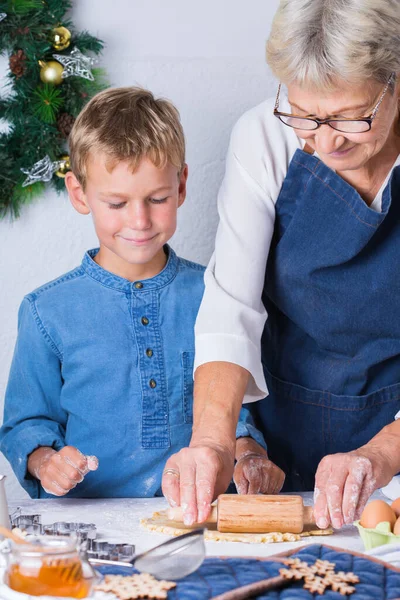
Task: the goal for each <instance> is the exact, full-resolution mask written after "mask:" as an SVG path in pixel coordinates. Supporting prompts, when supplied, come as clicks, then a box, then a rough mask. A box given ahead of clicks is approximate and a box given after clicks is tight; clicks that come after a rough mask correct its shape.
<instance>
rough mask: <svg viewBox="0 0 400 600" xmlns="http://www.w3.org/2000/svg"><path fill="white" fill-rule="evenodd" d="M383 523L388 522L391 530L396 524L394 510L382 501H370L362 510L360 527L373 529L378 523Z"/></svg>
mask: <svg viewBox="0 0 400 600" xmlns="http://www.w3.org/2000/svg"><path fill="white" fill-rule="evenodd" d="M383 521H389V523H390V529H391V530H392V529H393V526H394V524H395V522H396V514H395V512H394V510H393V509H392V508H391V507H390V506H389V504H386V502H384V501H383V500H372V502H370V503H369V504H367V506H366V507H365V508H364V510H363V513H362V515H361V519H360V525H362V526H363V527H366V528H367V529H375V527H376V526H377V525H378V523H382V522H383Z"/></svg>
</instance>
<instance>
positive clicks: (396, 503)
mask: <svg viewBox="0 0 400 600" xmlns="http://www.w3.org/2000/svg"><path fill="white" fill-rule="evenodd" d="M390 506H391V507H392V509H393V510H394V512H395V514H396V517H397V518H399V517H400V498H397V500H393V502H392V504H391V505H390Z"/></svg>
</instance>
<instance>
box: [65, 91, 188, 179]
mask: <svg viewBox="0 0 400 600" xmlns="http://www.w3.org/2000/svg"><path fill="white" fill-rule="evenodd" d="M69 148H70V160H71V168H72V171H73V172H74V174H75V176H76V177H77V179H78V181H79V182H80V184H81V185H82V187H83V188H84V187H85V184H86V176H87V164H88V159H89V156H90V154H91V153H92V152H93V153H95V152H96V153H97V152H102V153H105V154H106V156H107V162H106V166H107V168H108V169H110V170H112V169H113V168H114V166H115V164H116V163H117V162H119V161H128V162H129V163H130V164H131V166H132V170H133V171H134V170H135V169H136V168H137V167H138V165H139V163H140V161H141V160H142V159H143V158H149V159H150V160H151V161H152V162H153V163H154V165H155V166H156V167H159V168H163V167H164V166H165V165H166V164H167V163H171V164H172V165H174V166H175V167H176V168H177V169H178V171H179V172H181V170H182V168H183V166H184V163H185V137H184V133H183V129H182V125H181V122H180V118H179V113H178V110H177V109H176V108H175V106H174V105H173V104H172V103H171V102H169V101H168V100H164V99H155V98H154V96H153V94H152V93H151V92H149V91H148V90H145V89H142V88H139V87H120V88H110V89H107V90H104V91H103V92H100V93H99V94H96V96H94V97H93V98H92V99H91V100H90V102H88V104H87V105H86V106H85V107H84V109H83V110H82V111H81V112H80V114H79V115H78V117H77V119H76V121H75V123H74V126H73V128H72V131H71V133H70V136H69Z"/></svg>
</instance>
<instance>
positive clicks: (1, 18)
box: [0, 13, 7, 22]
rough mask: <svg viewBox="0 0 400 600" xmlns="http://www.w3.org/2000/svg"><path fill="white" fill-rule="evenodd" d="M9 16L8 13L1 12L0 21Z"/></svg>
mask: <svg viewBox="0 0 400 600" xmlns="http://www.w3.org/2000/svg"><path fill="white" fill-rule="evenodd" d="M6 16H7V13H0V22H1V21H3V19H5V18H6Z"/></svg>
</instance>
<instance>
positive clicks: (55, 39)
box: [50, 25, 71, 50]
mask: <svg viewBox="0 0 400 600" xmlns="http://www.w3.org/2000/svg"><path fill="white" fill-rule="evenodd" d="M50 41H51V43H52V44H53V48H55V49H56V50H65V49H66V48H68V46H69V45H70V43H71V32H70V30H69V29H67V28H66V27H63V26H62V25H60V26H59V27H54V29H52V30H51V35H50Z"/></svg>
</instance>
